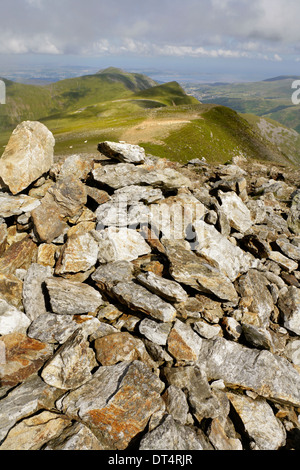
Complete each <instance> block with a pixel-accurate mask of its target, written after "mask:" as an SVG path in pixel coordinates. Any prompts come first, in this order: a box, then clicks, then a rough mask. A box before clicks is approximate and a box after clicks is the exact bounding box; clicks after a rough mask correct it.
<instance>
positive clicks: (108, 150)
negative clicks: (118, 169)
mask: <svg viewBox="0 0 300 470" xmlns="http://www.w3.org/2000/svg"><path fill="white" fill-rule="evenodd" d="M98 150H99V152H101V153H102V154H103V155H105V156H106V157H109V158H113V159H116V160H119V161H120V162H125V163H135V164H138V163H144V161H145V158H146V154H145V150H144V149H143V148H142V147H140V146H139V145H131V144H125V143H117V142H107V141H106V142H101V143H100V144H98Z"/></svg>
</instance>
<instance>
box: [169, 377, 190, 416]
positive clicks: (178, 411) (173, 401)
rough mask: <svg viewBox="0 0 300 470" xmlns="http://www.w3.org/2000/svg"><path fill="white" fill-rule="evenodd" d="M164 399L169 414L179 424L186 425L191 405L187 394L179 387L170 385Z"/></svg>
mask: <svg viewBox="0 0 300 470" xmlns="http://www.w3.org/2000/svg"><path fill="white" fill-rule="evenodd" d="M163 399H164V400H165V403H166V410H167V412H168V413H169V414H170V415H171V416H172V417H173V418H174V419H175V420H176V421H178V422H179V423H181V424H186V422H187V417H188V413H189V405H188V402H187V399H186V396H185V393H184V392H183V391H182V390H181V389H180V388H179V387H176V386H175V385H170V386H169V387H168V388H167V390H166V391H165V393H164V394H163Z"/></svg>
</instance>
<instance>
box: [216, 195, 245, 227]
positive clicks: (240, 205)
mask: <svg viewBox="0 0 300 470" xmlns="http://www.w3.org/2000/svg"><path fill="white" fill-rule="evenodd" d="M218 196H219V198H220V199H221V203H222V206H221V209H222V211H223V212H224V213H225V215H226V217H227V219H228V220H229V223H230V225H231V227H232V228H233V229H235V230H237V231H238V232H241V233H244V232H247V230H249V229H250V227H251V225H252V223H253V222H252V219H251V213H250V210H249V209H248V207H247V206H246V205H245V204H244V202H243V201H242V199H241V198H240V197H239V196H238V195H237V194H236V193H235V192H232V191H230V192H226V193H223V192H222V191H219V192H218Z"/></svg>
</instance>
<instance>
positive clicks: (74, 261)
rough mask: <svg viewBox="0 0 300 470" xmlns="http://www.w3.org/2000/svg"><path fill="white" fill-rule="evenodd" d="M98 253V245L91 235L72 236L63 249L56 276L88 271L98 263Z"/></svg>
mask: <svg viewBox="0 0 300 470" xmlns="http://www.w3.org/2000/svg"><path fill="white" fill-rule="evenodd" d="M98 251H99V246H98V243H97V242H96V240H95V239H94V237H93V236H92V235H91V234H90V233H88V232H87V233H82V234H78V235H74V236H71V237H70V238H68V240H67V242H66V244H65V245H64V247H63V250H62V253H61V257H60V259H59V261H58V263H57V265H56V268H55V274H65V273H78V272H85V271H88V270H89V269H91V268H92V267H93V266H95V264H96V263H97V260H98Z"/></svg>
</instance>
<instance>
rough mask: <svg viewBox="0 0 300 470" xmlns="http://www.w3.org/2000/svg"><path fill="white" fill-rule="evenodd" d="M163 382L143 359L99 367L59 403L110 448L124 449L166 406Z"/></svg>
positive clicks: (63, 409)
mask: <svg viewBox="0 0 300 470" xmlns="http://www.w3.org/2000/svg"><path fill="white" fill-rule="evenodd" d="M163 389H164V384H163V383H162V382H161V380H160V379H159V378H158V377H157V376H156V375H154V374H153V373H152V371H151V370H150V369H149V368H148V367H147V366H146V365H145V364H143V363H142V362H140V361H133V362H121V363H119V364H116V365H113V366H104V367H100V368H99V369H98V371H97V372H96V373H95V374H94V375H93V378H92V379H91V380H90V381H89V382H87V383H86V384H84V385H82V386H81V387H79V388H77V389H76V390H73V391H71V392H70V393H69V394H68V395H67V396H65V397H63V398H62V400H61V401H60V402H58V403H57V406H58V408H59V409H60V410H61V411H62V412H63V413H64V414H65V415H67V416H68V417H71V418H73V417H74V418H75V419H78V416H79V417H80V419H81V420H82V421H83V422H84V424H86V425H87V426H88V427H89V428H90V429H92V431H93V432H94V434H95V435H96V437H97V438H98V439H99V440H100V441H101V442H102V443H103V445H105V448H106V449H107V450H124V449H126V448H127V447H128V445H129V444H130V442H131V441H132V440H133V439H134V437H135V436H137V435H138V434H139V433H141V432H142V431H143V430H144V429H145V428H146V426H147V424H148V422H149V419H150V418H151V416H152V415H153V414H154V413H156V412H157V411H159V410H161V409H163V408H164V402H163V399H162V397H161V395H160V394H161V393H162V391H163Z"/></svg>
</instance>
